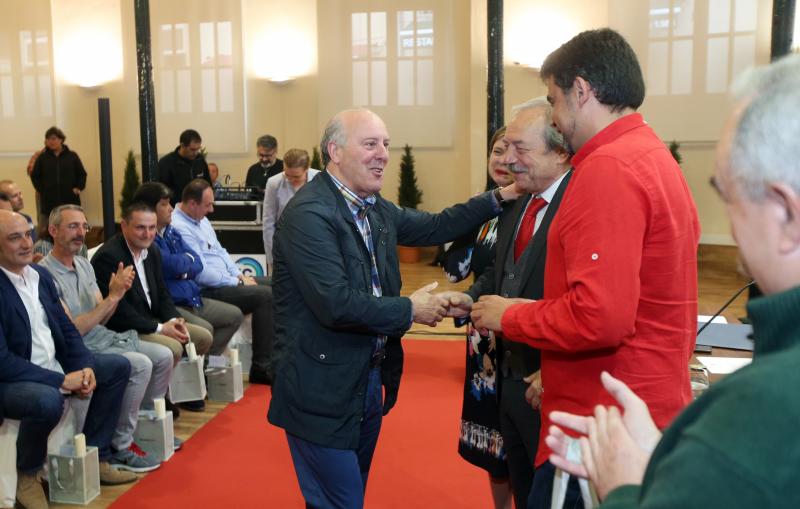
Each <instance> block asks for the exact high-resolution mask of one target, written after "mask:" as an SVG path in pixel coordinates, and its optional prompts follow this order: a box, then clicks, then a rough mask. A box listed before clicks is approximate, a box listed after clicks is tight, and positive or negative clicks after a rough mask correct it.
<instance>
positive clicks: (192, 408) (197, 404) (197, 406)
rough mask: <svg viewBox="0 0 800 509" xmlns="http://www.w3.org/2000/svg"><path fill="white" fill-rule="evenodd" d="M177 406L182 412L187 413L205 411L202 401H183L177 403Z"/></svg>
mask: <svg viewBox="0 0 800 509" xmlns="http://www.w3.org/2000/svg"><path fill="white" fill-rule="evenodd" d="M178 406H179V407H181V408H182V409H183V410H188V411H189V412H203V411H205V409H206V402H205V401H203V400H202V399H198V400H196V401H183V402H181V403H178Z"/></svg>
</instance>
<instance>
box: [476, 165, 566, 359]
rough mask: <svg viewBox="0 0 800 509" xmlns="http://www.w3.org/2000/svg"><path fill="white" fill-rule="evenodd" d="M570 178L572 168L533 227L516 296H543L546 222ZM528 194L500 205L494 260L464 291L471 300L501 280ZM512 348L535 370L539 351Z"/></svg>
mask: <svg viewBox="0 0 800 509" xmlns="http://www.w3.org/2000/svg"><path fill="white" fill-rule="evenodd" d="M571 177H572V171H570V172H569V173H567V174H566V175H565V176H564V178H563V180H561V184H560V185H559V186H558V189H557V190H556V193H555V194H554V195H553V199H552V200H551V201H550V204H549V205H548V206H547V210H546V211H545V214H544V217H543V218H542V223H541V224H540V225H539V228H538V229H537V230H536V233H535V234H534V236H533V238H532V239H531V242H532V243H533V244H532V245H531V246H530V254H529V255H528V263H527V264H525V266H524V267H523V268H522V272H521V273H520V274H518V275H517V277H520V278H522V281H524V283H523V285H522V288H520V294H519V297H522V298H524V299H536V300H538V299H541V298H542V297H543V296H544V267H545V258H546V255H547V232H548V231H549V230H550V223H551V222H552V221H553V217H554V216H555V215H556V212H557V211H558V207H559V205H560V204H561V198H562V197H563V196H564V191H565V190H566V189H567V186H568V185H569V180H570V178H571ZM530 198H531V197H530V195H529V196H528V197H527V198H526V199H519V200H517V201H516V202H514V203H513V204H511V205H509V206H507V207H504V209H503V213H502V214H501V215H500V220H499V223H498V226H497V244H496V246H495V256H494V262H493V263H492V264H491V265H489V266H488V267H487V268H486V270H485V271H484V272H483V274H481V276H480V277H479V278H478V279H477V280H476V281H475V282H474V283H473V284H472V286H470V287H469V290H467V292H466V293H467V294H469V296H470V297H472V300H473V301H477V300H478V298H480V296H481V295H497V294H499V292H500V288H501V285H502V282H503V268H504V266H505V262H506V256H507V255H508V252H509V250H512V249H514V239H515V231H516V229H517V223H518V222H519V218H520V216H522V214H523V213H524V212H525V205H527V203H528V201H530ZM503 343H504V342H503V341H502V340H500V341H498V350H499V354H498V356H497V358H498V359H499V360H500V362H502V359H503V355H502V353H503V348H504V345H503ZM512 346H513V348H515V349H518V350H524V351H525V352H526V353H527V355H524V356H523V358H524V359H525V371H526V373H528V374H530V373H533V372H535V371H538V370H539V365H540V354H539V350H537V349H535V348H532V347H530V346H527V345H524V344H522V343H515V344H514V345H512Z"/></svg>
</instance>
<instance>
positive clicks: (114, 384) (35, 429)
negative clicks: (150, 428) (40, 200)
mask: <svg viewBox="0 0 800 509" xmlns="http://www.w3.org/2000/svg"><path fill="white" fill-rule="evenodd" d="M32 258H33V240H32V239H31V233H30V229H29V227H28V222H27V221H26V220H25V218H24V217H22V216H21V215H20V214H17V213H14V212H9V211H6V210H0V422H2V419H3V418H9V419H18V420H20V421H21V423H20V428H19V435H18V437H17V470H18V471H19V474H18V477H17V499H18V500H19V502H20V503H21V504H22V505H24V506H25V507H47V498H46V497H45V495H44V491H43V490H42V486H41V483H40V482H39V480H38V478H37V476H36V474H37V473H38V471H39V470H40V469H41V468H42V465H43V464H44V461H45V458H46V456H47V437H48V436H49V435H50V432H51V431H52V430H53V428H55V426H56V425H57V424H58V422H59V420H60V419H61V414H62V413H63V410H64V397H65V395H74V396H77V397H80V398H86V397H89V396H91V398H92V400H91V403H90V405H89V410H88V413H87V415H86V421H85V423H84V427H83V433H84V434H85V435H86V443H87V444H89V445H94V446H96V447H97V448H98V453H99V457H100V480H101V482H103V483H104V484H120V483H124V482H132V481H134V480H136V475H135V474H133V473H130V472H121V471H118V470H116V469H115V468H113V467H112V466H111V465H110V464H109V459H110V458H111V438H112V436H113V434H114V429H115V428H116V425H117V420H118V419H119V413H120V407H121V404H122V396H123V393H124V392H125V387H126V385H127V383H128V375H129V374H130V369H131V366H130V363H129V362H128V361H127V359H125V358H124V357H122V356H120V355H103V354H94V355H92V353H90V352H89V350H87V349H86V347H85V346H84V345H83V340H82V338H81V335H80V333H79V332H78V330H77V329H76V328H75V326H74V325H73V324H72V322H71V321H70V320H69V318H68V317H67V315H66V313H65V312H64V308H63V307H62V306H61V301H60V300H59V298H58V292H57V290H56V287H55V284H54V283H53V278H52V277H51V276H50V274H49V273H48V272H47V270H45V269H43V268H41V267H39V266H38V265H31V260H32Z"/></svg>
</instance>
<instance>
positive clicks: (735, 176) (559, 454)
mask: <svg viewBox="0 0 800 509" xmlns="http://www.w3.org/2000/svg"><path fill="white" fill-rule="evenodd" d="M736 88H737V89H738V94H737V95H738V102H737V104H736V106H735V107H734V109H733V113H732V114H731V116H730V119H729V120H728V123H727V125H726V127H725V130H724V132H723V135H722V137H721V139H720V142H719V145H718V148H717V160H716V169H715V171H714V176H713V177H712V185H713V186H714V188H715V189H716V190H717V192H718V193H719V196H720V198H721V199H722V201H723V202H724V203H725V207H726V209H727V212H728V217H729V218H730V221H731V228H732V230H733V236H734V238H735V239H736V242H737V244H738V245H739V253H740V255H741V257H742V259H743V260H744V261H745V263H746V264H747V266H748V268H749V269H750V272H751V273H752V274H753V276H754V277H755V280H756V281H757V282H758V284H759V286H760V287H761V288H762V289H763V290H764V294H765V296H764V297H762V298H759V299H755V300H753V301H751V302H750V303H748V316H749V317H750V318H751V319H752V322H753V336H754V342H755V350H754V352H753V363H752V364H751V365H749V366H746V367H744V368H742V369H741V370H739V371H737V372H736V373H733V374H732V375H729V376H727V377H726V378H725V379H724V380H722V381H720V382H718V383H716V384H714V385H713V386H712V387H711V388H710V389H709V390H708V391H707V392H706V393H705V394H703V395H702V396H701V397H700V398H699V399H698V400H697V401H695V402H694V404H692V405H691V406H690V407H689V408H687V409H686V410H685V411H684V412H683V413H682V414H681V415H679V416H678V418H677V419H676V420H675V421H674V422H673V424H672V425H671V426H670V427H668V428H667V429H666V430H664V432H663V435H662V433H661V432H660V431H659V430H658V429H657V428H656V425H655V424H654V422H653V419H652V418H651V416H650V412H649V410H648V407H647V405H646V404H645V403H644V402H643V401H642V400H641V399H640V398H639V397H638V396H637V395H636V394H634V392H633V391H632V390H631V389H630V388H629V387H628V386H627V385H625V384H624V383H623V382H621V381H620V380H617V379H616V378H614V377H612V376H611V375H609V374H608V373H603V375H602V382H603V385H604V386H605V388H606V390H607V391H608V392H609V393H610V394H611V395H612V396H613V397H614V399H615V400H616V406H611V407H606V406H599V407H597V408H596V409H595V412H594V415H592V416H588V417H582V416H578V415H573V414H568V413H564V412H553V413H552V414H551V418H552V421H553V422H554V423H555V424H556V425H558V426H559V427H556V426H554V427H553V428H551V430H550V435H549V436H548V437H547V442H548V444H549V445H550V447H551V448H552V450H553V451H554V456H552V457H551V458H552V461H553V463H554V464H557V465H559V466H560V467H561V468H563V469H565V470H568V471H570V472H572V473H573V474H576V475H579V476H583V477H587V476H588V477H589V478H590V479H591V481H592V483H593V484H594V486H595V488H596V489H597V493H598V495H599V496H600V498H601V499H602V500H603V507H606V506H607V507H614V508H628V507H631V508H632V507H706V508H712V507H719V508H723V507H724V508H726V509H729V508H752V507H798V506H800V493H798V491H797V482H798V471H797V458H798V457H800V442H799V441H798V440H797V422H798V421H800V400H798V398H797V394H796V392H795V391H794V390H793V388H795V387H797V386H799V385H800V371H799V370H798V369H797V366H798V365H799V364H800V321H798V319H797V317H798V315H800V233H799V232H800V180H798V175H800V160H798V158H797V156H796V152H797V148H796V142H797V140H798V139H800V120H798V119H800V56H798V55H793V56H790V57H786V58H785V59H783V60H780V61H778V62H777V63H774V64H772V65H770V66H769V67H766V68H763V69H760V70H758V71H756V72H753V73H750V74H749V75H745V76H744V77H743V78H742V80H741V82H740V83H739V84H738V86H737V87H736ZM561 428H569V429H571V430H573V432H577V433H580V434H588V438H586V437H584V438H581V439H580V449H581V452H582V462H581V463H573V462H572V461H569V460H568V459H567V450H568V448H569V443H570V440H571V439H569V438H568V437H567V436H566V435H565V434H564V432H563V431H562V429H561Z"/></svg>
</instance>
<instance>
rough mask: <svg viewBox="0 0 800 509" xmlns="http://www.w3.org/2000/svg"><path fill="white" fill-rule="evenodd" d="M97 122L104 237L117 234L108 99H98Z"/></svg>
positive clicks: (106, 238) (107, 237)
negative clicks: (98, 128)
mask: <svg viewBox="0 0 800 509" xmlns="http://www.w3.org/2000/svg"><path fill="white" fill-rule="evenodd" d="M97 121H98V124H99V126H100V190H101V194H102V198H103V237H104V240H108V239H109V238H110V237H111V236H112V235H114V234H115V233H116V226H115V224H114V170H113V168H112V163H111V112H110V110H109V102H108V97H101V98H99V99H97Z"/></svg>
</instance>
